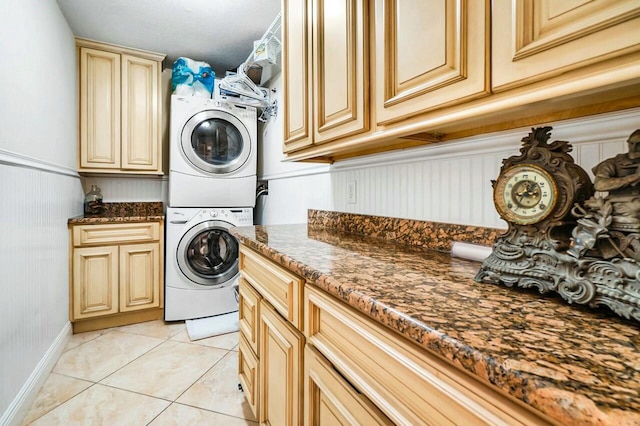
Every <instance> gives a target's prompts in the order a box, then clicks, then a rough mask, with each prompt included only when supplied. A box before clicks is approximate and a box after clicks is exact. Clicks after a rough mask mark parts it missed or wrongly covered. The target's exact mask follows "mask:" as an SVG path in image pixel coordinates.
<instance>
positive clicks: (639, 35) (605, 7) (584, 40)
mask: <svg viewBox="0 0 640 426" xmlns="http://www.w3.org/2000/svg"><path fill="white" fill-rule="evenodd" d="M492 20H493V21H492V28H493V34H492V45H493V53H492V61H493V71H492V73H493V76H492V78H493V87H494V90H496V91H500V90H506V89H510V88H512V87H516V86H520V85H523V84H528V83H532V82H535V81H539V80H543V79H548V78H551V77H554V76H558V75H560V74H562V73H565V72H567V71H571V70H574V69H577V68H582V67H586V66H588V65H592V64H596V63H598V62H603V61H607V60H610V59H614V58H619V60H616V61H615V62H612V63H611V65H610V66H605V67H604V68H599V69H597V70H596V69H594V70H593V72H596V73H599V74H600V75H601V77H600V80H598V81H599V84H600V85H602V84H604V83H607V81H606V78H607V77H606V75H604V74H603V70H606V69H607V68H610V69H614V68H619V67H621V66H622V67H624V64H625V63H628V61H632V62H635V64H636V65H637V63H638V59H637V58H638V56H637V55H635V59H634V58H633V57H632V56H630V55H628V54H630V53H634V52H635V53H637V52H639V51H640V30H639V28H640V3H639V2H638V1H637V0H571V1H566V0H565V1H554V0H535V1H534V0H521V1H512V0H494V2H493V10H492ZM623 57H626V58H627V59H624V58H623ZM593 72H592V73H593Z"/></svg>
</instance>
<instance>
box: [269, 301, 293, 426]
mask: <svg viewBox="0 0 640 426" xmlns="http://www.w3.org/2000/svg"><path fill="white" fill-rule="evenodd" d="M259 334H260V343H259V345H258V346H259V354H260V355H259V359H260V367H259V370H260V380H259V392H260V407H259V410H258V412H259V417H258V418H259V421H260V423H264V424H269V425H274V426H275V425H283V426H285V425H286V426H293V425H298V424H300V423H301V420H302V401H303V400H302V383H303V376H302V367H303V353H304V352H303V351H304V336H303V335H302V333H300V332H299V331H298V330H296V329H295V328H294V327H293V326H292V325H291V324H289V323H287V322H286V321H285V320H284V319H283V318H282V317H281V316H280V315H279V314H278V313H276V311H275V309H273V308H272V307H271V306H270V305H269V304H267V303H265V302H264V300H263V301H261V303H260V332H259Z"/></svg>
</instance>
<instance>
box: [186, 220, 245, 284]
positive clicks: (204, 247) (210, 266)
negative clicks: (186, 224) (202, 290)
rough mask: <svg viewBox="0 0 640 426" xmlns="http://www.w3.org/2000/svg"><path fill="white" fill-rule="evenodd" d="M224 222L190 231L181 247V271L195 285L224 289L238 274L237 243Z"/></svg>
mask: <svg viewBox="0 0 640 426" xmlns="http://www.w3.org/2000/svg"><path fill="white" fill-rule="evenodd" d="M230 227H231V225H230V224H228V223H226V222H221V221H213V220H212V221H207V222H202V223H200V224H198V225H196V226H194V227H193V228H191V229H189V231H187V232H186V233H185V234H184V235H183V237H182V238H181V239H180V242H179V243H178V249H177V251H176V256H177V260H178V267H179V268H180V271H181V272H182V273H183V274H184V275H185V276H186V277H187V278H189V279H190V280H191V281H193V282H195V283H196V284H200V285H203V286H209V287H215V286H218V287H221V286H223V285H224V284H230V281H231V280H232V279H233V278H234V277H235V276H236V275H237V274H238V241H237V240H236V238H235V237H234V236H233V235H231V234H230V233H229V231H228V229H229V228H230Z"/></svg>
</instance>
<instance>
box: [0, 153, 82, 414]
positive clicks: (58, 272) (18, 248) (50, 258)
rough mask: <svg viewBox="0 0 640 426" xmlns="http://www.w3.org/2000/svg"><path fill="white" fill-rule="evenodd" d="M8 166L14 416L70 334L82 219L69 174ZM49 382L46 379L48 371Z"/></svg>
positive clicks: (3, 333)
mask: <svg viewBox="0 0 640 426" xmlns="http://www.w3.org/2000/svg"><path fill="white" fill-rule="evenodd" d="M5 160H6V159H5ZM5 160H3V162H2V163H0V205H1V207H2V208H0V240H1V241H2V244H0V274H1V276H2V278H0V292H1V293H2V297H1V298H0V324H2V327H0V342H1V343H0V377H1V378H2V379H1V380H2V386H0V408H1V409H0V414H1V413H2V412H5V415H9V414H11V413H10V411H11V410H13V411H15V410H17V408H16V409H13V408H12V407H14V406H15V403H14V402H13V401H15V398H16V395H18V394H19V392H18V391H19V390H20V389H21V388H23V386H25V383H27V381H28V379H29V378H30V377H31V376H32V374H33V371H34V369H35V368H36V366H38V365H39V364H40V363H41V362H42V359H41V357H42V356H43V354H46V353H48V351H49V349H50V347H51V344H52V342H55V341H56V339H57V338H58V336H59V335H60V333H61V330H64V329H65V327H67V326H68V325H67V324H68V321H69V319H68V316H69V314H68V313H69V234H68V230H67V220H68V219H69V218H70V217H73V216H77V215H79V214H82V205H83V199H82V194H83V193H82V188H81V185H80V179H79V177H78V176H77V175H75V176H73V173H67V172H65V171H64V170H63V172H61V171H60V170H61V169H64V168H60V167H52V169H51V170H50V171H45V170H44V169H46V167H47V166H46V163H39V165H38V166H37V168H33V167H25V166H23V165H21V164H19V163H20V161H17V165H9V164H7V163H8V161H5ZM34 162H36V163H38V161H37V160H34ZM43 374H45V378H46V374H48V371H43ZM36 391H37V387H36ZM8 408H9V409H8ZM14 408H15V407H14ZM23 408H24V407H23ZM26 408H28V407H26ZM13 411H12V412H13ZM18 420H19V418H18ZM0 423H1V422H0Z"/></svg>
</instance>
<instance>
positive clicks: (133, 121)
mask: <svg viewBox="0 0 640 426" xmlns="http://www.w3.org/2000/svg"><path fill="white" fill-rule="evenodd" d="M159 80H160V67H159V64H158V62H157V61H152V60H149V59H144V58H138V57H135V56H131V55H122V169H127V170H151V171H153V170H159V169H160V165H159V164H160V159H159V147H160V145H161V144H160V122H159V119H158V117H160V108H161V106H160V96H159V90H160V89H159V84H158V81H159Z"/></svg>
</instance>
